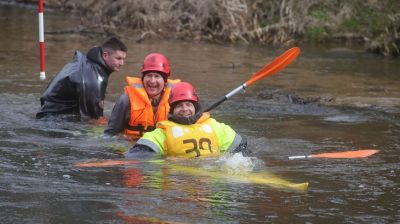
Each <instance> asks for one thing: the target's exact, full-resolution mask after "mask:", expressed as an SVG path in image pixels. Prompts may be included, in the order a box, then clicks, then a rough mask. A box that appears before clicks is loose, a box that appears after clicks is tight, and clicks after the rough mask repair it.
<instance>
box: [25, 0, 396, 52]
mask: <svg viewBox="0 0 400 224" xmlns="http://www.w3.org/2000/svg"><path fill="white" fill-rule="evenodd" d="M17 1H19V2H25V3H27V2H30V3H33V2H36V1H31V0H17ZM45 3H46V5H47V6H46V7H51V8H55V9H57V10H66V11H72V12H76V13H79V15H82V24H81V25H83V27H84V28H83V29H85V30H86V31H87V30H93V31H96V32H105V33H110V32H111V33H117V34H121V35H122V34H124V33H125V34H126V33H129V34H130V35H132V34H133V35H134V38H135V39H136V40H137V41H143V40H145V39H147V38H180V39H191V40H210V41H224V42H226V41H228V42H245V43H249V42H256V43H266V44H279V45H281V44H284V45H287V46H291V45H294V44H296V43H299V42H307V43H318V44H326V43H340V44H346V45H347V46H352V45H363V46H365V48H366V49H367V50H369V51H372V52H375V53H379V54H383V55H392V56H399V54H400V50H399V48H400V37H399V32H400V13H399V12H400V1H398V0H382V1H378V0H349V1H343V0H330V1H325V0H310V1H298V0H269V1H265V0H202V1H199V0H175V1H172V0H146V1H143V0H113V1H109V0H85V1H81V0H46V1H45Z"/></svg>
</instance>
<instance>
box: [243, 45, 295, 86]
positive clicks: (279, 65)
mask: <svg viewBox="0 0 400 224" xmlns="http://www.w3.org/2000/svg"><path fill="white" fill-rule="evenodd" d="M299 54H300V48H298V47H293V48H290V49H289V50H287V51H285V53H283V54H281V55H280V56H279V57H277V58H276V59H275V60H273V61H272V62H271V63H269V64H268V65H266V66H265V67H263V68H262V69H261V70H260V71H258V72H257V73H256V74H254V75H253V76H252V77H251V78H250V79H249V80H247V82H246V85H247V86H249V85H251V84H253V83H254V82H255V81H257V80H259V79H262V78H264V77H267V76H270V75H273V74H275V73H276V72H278V71H279V70H281V69H283V68H284V67H286V66H287V65H289V64H290V63H292V62H293V61H294V60H295V59H296V58H297V56H298V55H299Z"/></svg>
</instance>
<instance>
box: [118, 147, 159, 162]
mask: <svg viewBox="0 0 400 224" xmlns="http://www.w3.org/2000/svg"><path fill="white" fill-rule="evenodd" d="M154 155H155V152H154V151H153V150H152V149H151V148H150V147H148V146H146V145H140V144H136V145H134V146H133V147H132V148H130V149H129V150H128V152H126V153H125V157H126V158H131V159H133V158H135V159H146V158H149V157H152V156H154Z"/></svg>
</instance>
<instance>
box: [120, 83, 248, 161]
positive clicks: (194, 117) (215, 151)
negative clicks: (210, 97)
mask: <svg viewBox="0 0 400 224" xmlns="http://www.w3.org/2000/svg"><path fill="white" fill-rule="evenodd" d="M169 103H170V105H171V107H170V112H169V114H168V121H162V122H159V123H157V128H156V129H155V130H154V131H152V132H147V133H145V134H144V135H143V137H142V138H140V139H139V140H138V141H137V142H136V144H135V145H134V146H133V148H131V149H130V150H129V151H128V152H127V153H126V156H127V157H137V156H142V155H143V154H148V153H149V152H152V153H154V152H155V153H157V154H159V155H162V156H183V157H200V156H217V155H219V154H220V153H221V152H225V151H228V152H232V153H236V152H242V153H244V154H245V155H248V154H249V153H250V152H249V151H248V150H247V141H246V139H245V138H242V137H241V136H240V135H239V134H237V133H236V132H235V131H234V130H233V129H232V128H231V127H230V126H228V125H226V124H223V123H220V122H217V121H216V120H215V119H213V118H211V117H210V114H209V113H207V112H202V110H201V108H200V104H199V99H198V97H197V95H196V92H195V89H194V88H193V86H192V85H191V84H190V83H187V82H181V83H178V84H176V85H175V86H174V87H173V88H172V90H171V95H170V98H169Z"/></svg>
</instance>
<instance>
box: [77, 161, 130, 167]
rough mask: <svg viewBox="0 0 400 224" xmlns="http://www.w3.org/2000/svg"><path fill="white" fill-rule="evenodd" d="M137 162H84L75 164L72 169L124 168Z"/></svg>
mask: <svg viewBox="0 0 400 224" xmlns="http://www.w3.org/2000/svg"><path fill="white" fill-rule="evenodd" d="M136 163H138V161H135V160H105V161H100V162H99V161H96V162H86V163H77V164H75V165H74V167H78V168H79V167H107V166H124V165H131V164H136Z"/></svg>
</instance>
